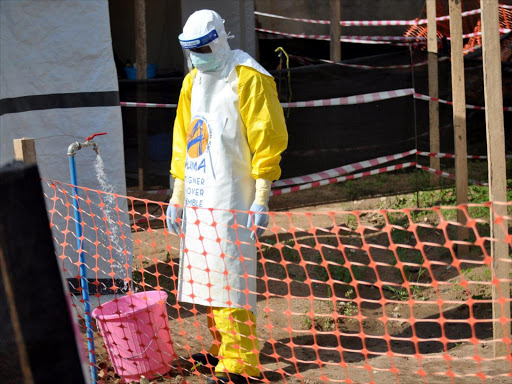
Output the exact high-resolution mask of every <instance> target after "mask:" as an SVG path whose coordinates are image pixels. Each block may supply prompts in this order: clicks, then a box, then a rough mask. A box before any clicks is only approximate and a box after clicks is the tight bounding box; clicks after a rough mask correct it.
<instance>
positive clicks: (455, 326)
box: [43, 180, 512, 384]
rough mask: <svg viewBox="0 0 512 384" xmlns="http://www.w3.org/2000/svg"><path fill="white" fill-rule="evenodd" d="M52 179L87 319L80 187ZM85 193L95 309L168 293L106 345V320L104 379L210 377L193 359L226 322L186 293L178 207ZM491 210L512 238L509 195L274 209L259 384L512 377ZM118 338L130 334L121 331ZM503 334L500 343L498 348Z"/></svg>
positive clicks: (504, 280) (59, 246) (260, 279)
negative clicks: (454, 202)
mask: <svg viewBox="0 0 512 384" xmlns="http://www.w3.org/2000/svg"><path fill="white" fill-rule="evenodd" d="M43 185H44V187H45V196H46V202H47V207H48V213H49V217H50V220H51V226H52V231H53V235H54V243H55V247H56V254H57V256H58V257H59V258H60V261H61V265H62V272H63V274H64V276H65V277H66V278H67V279H68V281H69V285H70V298H71V303H72V307H73V309H74V314H75V318H76V320H77V321H79V322H80V323H83V319H84V313H83V308H82V304H81V303H80V301H81V297H80V291H81V287H80V285H79V282H78V281H79V272H78V270H79V267H80V265H81V263H80V262H79V259H78V253H79V250H77V249H76V247H75V246H74V244H76V238H75V235H74V233H75V232H74V225H75V219H74V218H73V204H72V195H71V188H70V186H69V185H67V184H63V183H58V182H53V181H49V180H43ZM78 191H79V205H80V212H81V214H82V219H83V223H82V226H83V233H84V235H83V239H82V240H83V249H82V251H83V252H84V254H85V256H86V258H85V260H86V261H85V264H86V267H87V271H88V277H89V280H90V283H89V289H90V291H91V295H90V300H91V305H92V306H93V307H98V306H99V310H102V308H103V309H105V308H106V304H105V302H106V301H109V300H113V301H111V303H113V305H114V306H115V307H116V308H117V310H116V315H115V316H114V317H116V316H117V315H122V314H126V313H129V312H130V310H132V309H133V308H135V307H137V306H139V305H140V299H137V300H138V301H137V300H136V299H135V296H134V294H135V293H140V292H146V293H147V295H149V292H153V291H160V292H165V293H166V294H167V299H166V300H165V296H164V295H161V296H159V297H160V299H158V300H157V304H158V305H159V306H160V308H159V309H158V311H153V310H152V309H151V308H150V307H149V304H144V305H146V307H144V305H143V309H144V310H143V311H142V312H143V313H144V316H141V317H139V319H138V320H137V321H135V322H134V323H131V324H124V323H121V324H118V325H117V327H119V328H120V329H118V330H112V329H111V330H110V331H109V330H107V331H104V333H103V336H104V337H105V340H104V339H103V337H102V334H100V332H99V331H98V329H95V337H94V342H95V345H96V358H97V367H98V372H99V377H100V382H103V383H114V382H120V379H119V377H118V376H116V375H115V372H114V369H116V372H117V373H119V369H123V364H126V365H129V364H134V362H135V365H136V366H138V367H140V368H141V369H144V367H145V365H144V364H150V363H151V361H146V360H148V359H153V360H154V361H153V363H155V364H157V365H158V364H160V363H159V361H164V360H165V361H167V362H169V368H168V369H167V370H166V372H164V373H162V374H161V376H159V377H157V378H153V380H154V381H155V382H173V383H174V382H180V381H183V382H192V383H196V382H205V381H206V377H208V376H210V375H211V374H212V369H213V368H212V366H211V365H209V364H207V365H204V366H197V365H194V360H193V359H192V357H191V356H192V354H194V353H197V352H206V351H208V350H209V348H210V346H211V344H212V341H213V339H212V336H211V333H210V331H216V328H215V325H212V322H211V321H210V322H208V317H209V316H210V315H208V314H207V312H206V310H205V307H202V306H199V305H192V304H187V303H181V302H177V301H176V296H177V281H178V276H179V264H178V261H179V251H180V238H179V236H176V235H171V234H170V233H169V232H168V231H167V230H166V228H165V215H164V213H165V210H166V207H167V204H166V203H164V202H158V201H150V200H145V199H137V198H134V197H124V196H119V195H116V194H108V193H104V192H100V191H96V190H91V189H87V188H78ZM457 210H460V211H462V212H463V214H464V216H465V218H466V220H467V223H466V224H465V225H464V226H462V225H461V224H459V223H458V222H457V221H456V220H457V219H456V217H457ZM507 210H508V213H507ZM209 211H210V212H211V213H212V215H213V213H214V210H209ZM491 212H493V215H494V216H495V220H494V225H495V226H496V228H497V230H498V231H499V230H501V231H504V233H507V229H508V228H507V222H510V220H511V219H512V217H511V216H512V214H511V213H512V204H511V203H509V204H507V205H505V204H504V203H502V204H497V203H495V204H492V203H485V204H469V205H467V206H460V207H459V208H458V209H457V208H455V207H454V206H446V207H434V208H425V209H377V210H358V211H342V210H332V211H315V210H314V209H307V210H306V211H303V212H271V213H270V224H269V226H268V229H267V231H266V232H265V233H264V235H263V236H262V237H261V238H259V239H258V241H257V242H256V246H257V250H258V273H257V292H256V294H257V299H258V301H257V307H258V311H257V315H256V329H257V338H258V340H259V352H260V363H259V366H258V368H259V370H260V371H261V372H262V375H263V376H262V381H263V382H291V383H297V382H308V383H313V382H324V383H326V382H336V383H379V384H380V383H407V384H410V383H462V382H464V383H509V382H510V380H511V378H512V357H511V352H512V346H511V338H510V337H509V335H507V334H506V333H505V335H504V336H503V334H500V333H499V331H500V330H503V328H501V327H502V326H507V325H509V324H510V321H511V318H510V304H511V303H510V283H511V282H512V280H511V278H510V275H509V274H507V275H505V276H502V275H495V274H494V272H493V268H492V262H493V259H492V258H491V247H496V248H497V249H504V252H505V253H506V256H507V257H506V258H505V259H503V261H500V263H499V265H498V271H499V273H501V274H503V272H504V271H507V270H510V262H511V259H510V257H509V256H508V255H510V246H511V244H512V236H511V235H506V237H505V239H504V240H497V239H494V238H491V237H490V235H489V233H490V213H491ZM212 217H213V216H212ZM217 225H222V224H220V223H217ZM237 226H243V224H237V223H236V221H235V224H234V227H235V230H236V227H237ZM460 228H467V230H468V234H467V235H465V238H466V240H464V241H459V240H457V238H458V237H457V236H458V235H457V233H458V231H459V229H460ZM500 247H501V248H500ZM228 256H229V255H228ZM507 273H509V272H507ZM244 278H246V279H247V278H249V276H244ZM203 283H204V282H203ZM493 292H494V300H493ZM105 294H109V295H108V296H105ZM123 297H124V298H128V299H129V301H128V302H126V301H124V302H123V301H122V300H124V299H123ZM100 300H101V303H102V305H101V306H100ZM130 300H131V301H130ZM122 303H124V304H122ZM126 303H128V304H126ZM148 303H149V301H148ZM153 309H154V308H153ZM105 310H106V309H105ZM162 310H163V312H162ZM165 311H167V315H165V314H164V313H165ZM493 311H494V319H493ZM230 320H231V321H234V320H233V319H232V318H230ZM246 323H247V324H246V325H249V326H251V325H253V324H254V323H253V322H252V321H251V320H250V319H248V320H247V321H246ZM493 326H494V327H495V328H496V329H497V330H494V331H493ZM148 327H149V328H148ZM151 327H153V328H151ZM147 329H153V330H150V331H147ZM118 331H120V332H118ZM169 332H170V335H171V339H172V342H171V341H170V340H168V339H167V338H166V337H167V336H166V334H167V335H168V334H169ZM114 333H119V334H121V335H122V337H121V339H120V340H121V341H119V340H118V341H115V340H114V341H112V340H111V338H112V337H113V334H114ZM493 335H495V336H493ZM83 337H84V341H86V335H85V331H84V332H83ZM105 342H107V344H110V345H111V347H112V350H111V351H110V353H111V354H110V355H109V354H108V353H107V349H106V346H105ZM495 342H496V343H497V344H496V345H497V348H498V349H497V350H501V351H502V352H503V353H502V354H501V355H500V356H497V357H495V356H494V347H495ZM123 343H124V344H123ZM171 343H172V345H171ZM84 345H86V344H84ZM170 345H171V347H170ZM238 347H239V348H241V347H240V346H238ZM123 348H124V349H123ZM150 352H151V353H150ZM116 354H118V355H123V356H125V357H124V360H123V359H121V360H120V361H119V356H116ZM148 356H151V357H148ZM222 358H223V357H222V356H220V359H222ZM116 364H117V365H116ZM116 380H117V381H116Z"/></svg>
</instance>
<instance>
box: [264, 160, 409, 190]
mask: <svg viewBox="0 0 512 384" xmlns="http://www.w3.org/2000/svg"><path fill="white" fill-rule="evenodd" d="M415 165H416V163H415V162H410V163H403V164H397V165H391V166H389V167H384V168H379V169H374V170H372V171H366V172H361V173H355V174H353V175H347V176H340V177H335V178H332V179H325V180H320V181H315V182H312V183H307V184H302V185H295V186H293V187H287V188H281V189H273V190H272V191H271V192H270V196H279V195H284V194H287V193H291V192H297V191H303V190H305V189H311V188H316V187H321V186H323V185H328V184H335V183H339V182H341V181H346V180H354V179H360V178H361V177H366V176H371V175H378V174H380V173H386V172H391V171H396V170H399V169H405V168H409V167H414V166H415Z"/></svg>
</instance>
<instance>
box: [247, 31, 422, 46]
mask: <svg viewBox="0 0 512 384" xmlns="http://www.w3.org/2000/svg"><path fill="white" fill-rule="evenodd" d="M255 29H256V31H258V32H264V33H271V34H274V35H281V36H288V37H295V38H297V39H309V40H324V41H330V40H331V36H330V35H306V34H303V33H301V34H297V33H286V32H279V31H273V30H270V29H263V28H255ZM381 37H382V36H341V38H340V41H341V42H343V43H359V44H393V45H406V46H409V45H417V44H425V42H426V40H425V41H420V42H418V41H414V42H410V43H404V42H401V43H395V42H394V41H382V40H376V39H378V38H381ZM388 37H390V38H391V37H396V38H397V39H400V41H403V38H402V37H399V36H388ZM370 38H372V39H370ZM414 40H417V38H414Z"/></svg>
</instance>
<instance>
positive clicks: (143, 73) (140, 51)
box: [134, 0, 148, 191]
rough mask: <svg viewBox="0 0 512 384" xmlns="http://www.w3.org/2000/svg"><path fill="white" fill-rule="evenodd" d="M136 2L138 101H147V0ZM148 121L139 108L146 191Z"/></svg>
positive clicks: (141, 165) (141, 183)
mask: <svg viewBox="0 0 512 384" xmlns="http://www.w3.org/2000/svg"><path fill="white" fill-rule="evenodd" d="M134 1H135V3H134V4H135V60H136V71H137V80H140V82H139V84H138V85H137V100H138V101H141V102H144V101H146V94H147V92H146V84H145V83H144V82H143V81H142V80H145V79H146V78H147V46H146V0H134ZM147 127H148V121H147V111H146V109H145V108H137V145H138V179H139V189H140V190H141V191H143V190H144V187H145V172H146V168H147V140H148V131H147Z"/></svg>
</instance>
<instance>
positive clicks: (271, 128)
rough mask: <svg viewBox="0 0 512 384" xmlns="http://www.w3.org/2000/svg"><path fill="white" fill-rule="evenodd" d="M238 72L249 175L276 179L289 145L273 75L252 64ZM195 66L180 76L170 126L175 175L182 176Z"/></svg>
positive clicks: (183, 175) (180, 177) (173, 171)
mask: <svg viewBox="0 0 512 384" xmlns="http://www.w3.org/2000/svg"><path fill="white" fill-rule="evenodd" d="M236 72H237V75H238V97H239V103H240V104H239V111H240V116H241V118H242V121H243V122H244V125H245V129H246V132H244V134H245V135H246V137H247V141H248V143H249V147H250V148H251V152H252V154H253V158H252V177H253V178H254V179H267V180H271V181H273V180H277V179H279V177H280V176H281V167H280V166H279V162H280V161H281V153H282V152H283V151H284V150H285V149H286V146H287V145H288V132H287V130H286V123H285V121H284V115H283V109H282V108H281V105H280V103H279V100H278V98H277V90H276V84H275V81H274V79H273V78H272V77H269V76H265V75H263V74H261V73H260V72H258V71H256V70H255V69H253V68H250V67H245V66H243V65H240V66H237V67H236ZM196 73H197V69H194V70H193V71H192V72H190V73H189V74H188V75H187V76H186V77H185V79H184V80H183V85H182V88H181V93H180V100H179V103H178V110H177V112H176V120H175V122H174V130H173V138H172V140H173V152H172V162H171V173H172V175H173V176H174V178H178V179H182V180H183V179H184V178H185V159H186V157H187V129H188V126H189V125H190V119H191V113H190V99H191V92H192V84H193V82H194V78H195V76H196Z"/></svg>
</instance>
